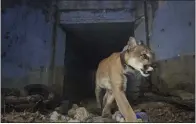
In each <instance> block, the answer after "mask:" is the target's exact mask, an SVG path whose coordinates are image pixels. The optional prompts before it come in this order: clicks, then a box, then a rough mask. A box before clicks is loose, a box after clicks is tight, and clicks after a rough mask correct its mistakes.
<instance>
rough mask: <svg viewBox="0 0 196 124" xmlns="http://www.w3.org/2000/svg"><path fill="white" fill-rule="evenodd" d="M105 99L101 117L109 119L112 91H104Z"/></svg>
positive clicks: (112, 100) (112, 97) (112, 98)
mask: <svg viewBox="0 0 196 124" xmlns="http://www.w3.org/2000/svg"><path fill="white" fill-rule="evenodd" d="M105 97H106V98H105V105H104V108H103V111H102V117H111V116H112V113H111V107H112V103H113V102H114V96H113V94H112V91H106V94H105Z"/></svg>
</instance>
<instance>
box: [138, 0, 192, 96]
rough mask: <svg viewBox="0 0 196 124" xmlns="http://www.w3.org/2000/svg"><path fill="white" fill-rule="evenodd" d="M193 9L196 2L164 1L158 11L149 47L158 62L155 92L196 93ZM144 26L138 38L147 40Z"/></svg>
mask: <svg viewBox="0 0 196 124" xmlns="http://www.w3.org/2000/svg"><path fill="white" fill-rule="evenodd" d="M194 7H195V4H194V1H165V2H161V3H160V4H159V7H158V9H157V11H156V12H155V17H154V19H153V20H152V28H151V29H152V30H150V34H151V35H150V46H151V48H152V50H153V51H154V52H155V54H156V60H157V61H158V68H157V69H156V71H155V73H154V74H153V76H152V83H153V90H154V91H157V92H159V93H163V94H167V95H168V94H169V95H172V94H173V93H172V92H174V91H176V90H183V92H191V93H194V87H195V81H194V79H195V70H194V69H195V68H194V67H195V66H194V62H195V58H194V56H193V55H194V54H195V53H194V52H195V31H194V29H195V18H194V17H195V14H194V12H195V11H194V9H195V8H194ZM182 8H183V9H182ZM144 24H145V23H144V22H142V23H141V25H139V26H138V27H137V28H136V30H135V35H136V38H137V39H139V40H144V41H145V26H144ZM178 93H179V92H178ZM178 96H180V94H178ZM190 96H191V95H190ZM190 98H192V97H190Z"/></svg>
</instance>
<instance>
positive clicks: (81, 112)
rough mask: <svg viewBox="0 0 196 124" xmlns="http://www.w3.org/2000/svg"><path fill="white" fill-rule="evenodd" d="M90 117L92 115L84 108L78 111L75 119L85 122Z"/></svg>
mask: <svg viewBox="0 0 196 124" xmlns="http://www.w3.org/2000/svg"><path fill="white" fill-rule="evenodd" d="M89 116H90V113H89V112H88V111H87V110H86V109H85V108H84V107H79V108H77V109H76V113H75V115H74V118H75V119H77V120H79V121H83V120H84V119H86V118H88V117H89Z"/></svg>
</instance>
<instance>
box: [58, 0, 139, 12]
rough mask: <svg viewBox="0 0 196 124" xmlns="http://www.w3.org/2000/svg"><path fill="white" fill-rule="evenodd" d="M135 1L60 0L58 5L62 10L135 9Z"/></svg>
mask: <svg viewBox="0 0 196 124" xmlns="http://www.w3.org/2000/svg"><path fill="white" fill-rule="evenodd" d="M134 2H135V1H131V0H130V1H120V0H118V1H111V0H104V1H99V0H94V1H78V0H71V1H68V0H59V4H58V7H59V9H61V10H62V11H71V10H102V9H134Z"/></svg>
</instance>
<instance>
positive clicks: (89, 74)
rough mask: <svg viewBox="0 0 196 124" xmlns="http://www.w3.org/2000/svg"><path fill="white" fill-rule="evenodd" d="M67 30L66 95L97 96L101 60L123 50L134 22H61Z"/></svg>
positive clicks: (77, 98) (131, 33) (77, 97)
mask: <svg viewBox="0 0 196 124" xmlns="http://www.w3.org/2000/svg"><path fill="white" fill-rule="evenodd" d="M62 26H63V28H64V29H65V31H66V38H67V39H66V53H65V66H66V67H65V68H66V74H65V80H64V91H65V93H64V94H65V95H66V96H65V97H66V98H67V97H68V99H71V100H73V101H80V100H82V99H86V98H92V97H94V84H95V82H94V81H95V73H96V69H97V66H98V64H99V62H100V61H101V60H102V59H104V58H106V57H108V56H109V55H110V54H111V53H113V52H120V51H121V50H122V49H123V47H124V46H125V45H126V43H127V41H128V38H129V37H130V36H133V35H134V28H133V23H131V22H130V23H101V24H100V23H99V24H98V23H96V24H72V25H62Z"/></svg>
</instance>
